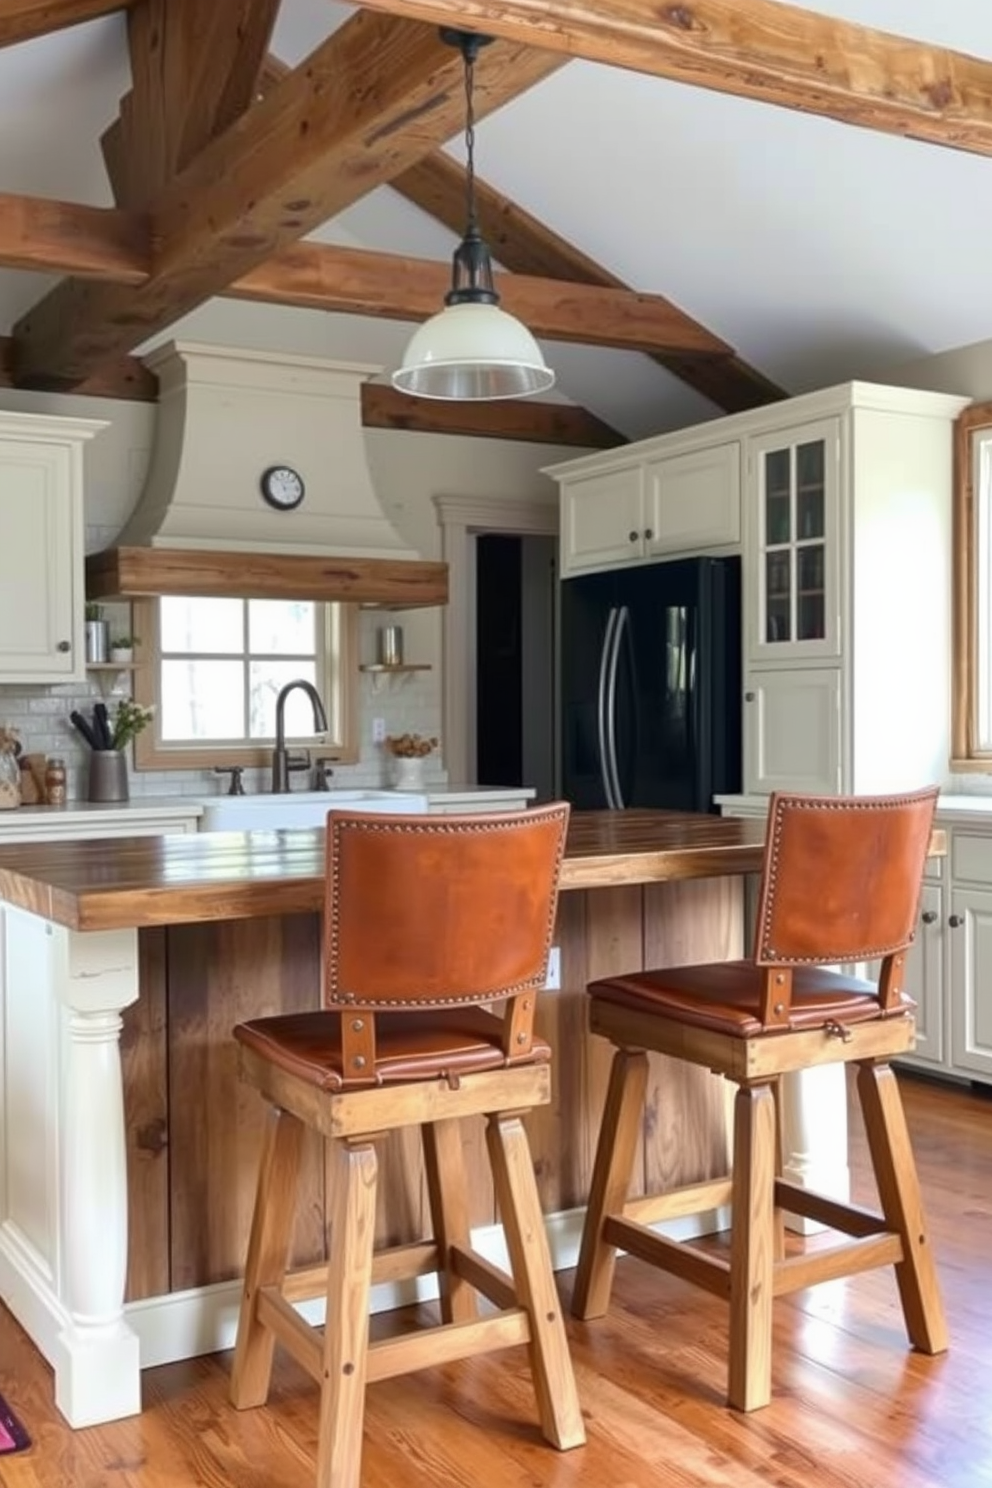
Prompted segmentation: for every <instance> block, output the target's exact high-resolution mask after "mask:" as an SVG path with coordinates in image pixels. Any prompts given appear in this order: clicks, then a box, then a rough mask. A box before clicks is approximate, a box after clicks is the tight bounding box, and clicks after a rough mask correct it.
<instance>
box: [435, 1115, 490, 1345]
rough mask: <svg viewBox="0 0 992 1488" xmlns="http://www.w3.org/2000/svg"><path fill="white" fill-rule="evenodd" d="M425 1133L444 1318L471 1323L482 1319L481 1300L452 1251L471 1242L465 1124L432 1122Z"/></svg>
mask: <svg viewBox="0 0 992 1488" xmlns="http://www.w3.org/2000/svg"><path fill="white" fill-rule="evenodd" d="M421 1133H422V1136H423V1142H424V1169H425V1172H426V1174H427V1195H428V1198H429V1200H430V1206H431V1221H432V1224H433V1227H434V1239H435V1240H436V1242H437V1246H438V1250H439V1252H440V1255H441V1262H442V1266H443V1269H442V1270H441V1271H439V1273H438V1283H439V1285H440V1288H441V1318H442V1321H443V1322H446V1323H470V1322H472V1321H473V1320H474V1319H475V1318H476V1317H478V1315H479V1306H478V1297H477V1294H476V1291H475V1288H474V1287H473V1286H470V1285H469V1283H468V1282H467V1281H463V1280H462V1278H461V1277H460V1276H457V1275H456V1274H455V1272H454V1270H453V1269H452V1266H451V1247H452V1246H453V1245H459V1246H461V1247H462V1249H464V1250H468V1249H469V1247H470V1242H471V1237H470V1231H469V1222H468V1189H467V1186H466V1182H465V1160H464V1153H463V1149H462V1123H461V1122H460V1121H432V1122H428V1123H427V1124H425V1125H424V1126H422V1127H421Z"/></svg>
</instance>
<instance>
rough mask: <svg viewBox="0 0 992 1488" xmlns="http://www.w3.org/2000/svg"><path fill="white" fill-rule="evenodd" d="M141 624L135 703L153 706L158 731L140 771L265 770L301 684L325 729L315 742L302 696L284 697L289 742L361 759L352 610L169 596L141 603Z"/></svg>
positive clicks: (139, 757)
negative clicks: (315, 695) (321, 710)
mask: <svg viewBox="0 0 992 1488" xmlns="http://www.w3.org/2000/svg"><path fill="white" fill-rule="evenodd" d="M134 626H135V630H136V631H137V633H138V634H139V636H141V637H142V638H143V641H144V642H145V644H144V645H143V646H142V648H141V652H140V654H139V658H138V668H137V672H136V676H135V696H136V697H137V698H138V700H139V701H141V702H144V703H152V704H154V706H155V724H154V728H150V729H148V730H146V731H145V733H143V734H141V735H140V736H139V738H138V740H137V741H136V744H135V763H136V764H137V766H138V768H139V769H159V770H161V769H174V770H175V769H210V768H212V767H213V766H214V765H219V764H225V765H226V764H240V765H247V766H255V765H258V766H262V765H267V764H268V763H269V761H270V759H271V754H272V748H273V745H274V743H275V731H276V723H275V709H276V698H277V696H278V694H279V691H280V689H281V688H282V687H284V686H285V685H286V683H287V682H292V681H295V680H296V679H298V678H303V679H305V680H306V681H308V682H312V683H313V684H314V686H315V687H316V688H317V691H318V692H319V693H320V696H321V699H322V700H323V703H324V707H325V711H326V713H327V722H328V732H327V734H326V735H325V736H323V737H316V736H315V735H314V732H313V714H312V710H311V707H310V702H309V699H308V698H307V696H306V695H305V693H304V692H303V691H302V689H300V690H299V691H296V692H293V693H291V694H290V695H289V697H288V698H287V700H286V713H285V724H286V742H287V743H288V744H292V745H293V746H294V747H296V748H311V749H313V750H314V752H315V753H319V754H320V755H321V757H325V758H330V759H336V760H349V759H354V758H355V747H354V740H353V728H352V719H353V716H354V692H355V685H356V684H355V676H356V668H355V659H356V650H355V630H356V617H355V610H354V606H352V605H345V604H316V603H313V602H312V601H309V600H289V599H238V598H230V597H226V598H214V597H209V596H186V595H184V596H178V595H169V596H164V597H163V598H161V599H157V600H144V601H142V602H141V603H140V604H138V605H136V606H135V617H134Z"/></svg>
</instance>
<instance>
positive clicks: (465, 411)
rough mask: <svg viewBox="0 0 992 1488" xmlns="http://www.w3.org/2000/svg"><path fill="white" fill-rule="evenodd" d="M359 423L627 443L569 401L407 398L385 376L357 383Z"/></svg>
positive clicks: (582, 444)
mask: <svg viewBox="0 0 992 1488" xmlns="http://www.w3.org/2000/svg"><path fill="white" fill-rule="evenodd" d="M362 423H363V424H364V425H365V427H366V429H401V430H404V431H406V432H408V433H410V432H414V433H420V434H463V435H464V434H469V435H473V436H475V437H478V438H483V439H517V440H524V441H526V442H527V443H529V444H562V445H569V446H577V447H579V448H582V449H612V448H613V447H614V446H615V445H618V444H625V443H626V439H625V437H624V436H623V435H622V434H619V433H618V432H617V431H616V429H611V428H610V426H609V424H604V423H603V421H602V419H598V418H596V416H595V415H594V414H591V413H589V412H587V410H586V409H584V408H578V407H576V406H575V404H573V403H542V402H541V401H540V400H539V399H537V398H503V399H501V400H500V401H499V402H498V403H486V404H483V405H480V404H479V403H474V402H469V403H453V402H449V401H447V400H445V399H439V398H411V397H410V396H409V395H408V394H407V393H399V392H397V391H396V389H395V388H393V387H390V386H389V385H388V384H387V383H384V382H363V383H362Z"/></svg>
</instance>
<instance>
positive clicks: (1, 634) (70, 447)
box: [0, 412, 106, 683]
mask: <svg viewBox="0 0 992 1488" xmlns="http://www.w3.org/2000/svg"><path fill="white" fill-rule="evenodd" d="M105 427H106V425H105V424H104V423H102V422H100V421H98V420H93V419H70V418H54V417H49V416H48V415H42V414H9V413H2V412H0V512H2V518H3V542H2V544H0V682H7V683H12V682H14V683H16V682H58V681H63V682H64V681H77V680H80V679H81V678H82V677H83V675H84V657H83V642H82V632H83V605H84V587H83V444H84V443H85V441H86V440H87V439H90V438H92V436H93V435H94V434H96V433H97V432H98V431H99V430H100V429H103V428H105Z"/></svg>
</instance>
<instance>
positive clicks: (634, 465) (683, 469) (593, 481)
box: [560, 440, 741, 578]
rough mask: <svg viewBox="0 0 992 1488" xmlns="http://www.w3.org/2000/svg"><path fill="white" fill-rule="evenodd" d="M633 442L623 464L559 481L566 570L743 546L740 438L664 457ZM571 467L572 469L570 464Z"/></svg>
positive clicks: (653, 443)
mask: <svg viewBox="0 0 992 1488" xmlns="http://www.w3.org/2000/svg"><path fill="white" fill-rule="evenodd" d="M658 444H659V441H657V440H651V441H649V442H648V444H647V446H646V447H645V446H640V445H631V446H630V452H629V453H628V452H627V451H624V452H623V463H618V452H617V451H615V450H614V451H611V456H612V463H607V464H606V465H603V463H602V462H603V459H604V457H603V456H601V455H600V456H594V457H593V459H595V460H598V461H599V462H600V463H599V465H598V466H597V467H596V468H595V469H593V470H589V471H585V470H582V469H581V468H580V469H578V470H577V471H576V472H575V473H574V474H567V473H565V474H563V476H562V478H561V513H560V516H561V574H562V578H566V577H567V576H568V575H569V574H575V573H584V572H587V571H592V570H594V569H609V568H623V567H626V566H627V565H628V564H632V563H647V562H654V563H656V562H659V561H660V560H661V559H664V558H669V557H671V558H675V557H687V556H689V555H691V554H694V553H706V552H709V551H712V550H713V549H720V550H722V551H725V552H726V551H733V550H739V548H740V541H741V455H740V442H739V440H733V441H730V442H726V443H722V444H717V445H704V446H703V447H702V448H693V449H688V450H684V451H681V452H679V453H672V454H658V452H657V451H658ZM564 468H565V470H566V471H567V470H568V468H569V467H564Z"/></svg>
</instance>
